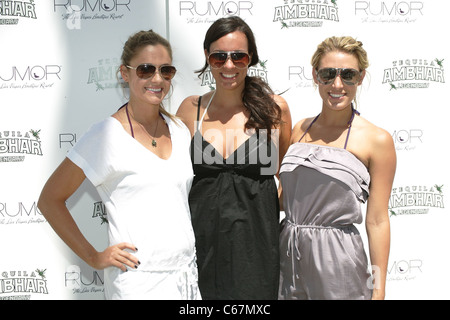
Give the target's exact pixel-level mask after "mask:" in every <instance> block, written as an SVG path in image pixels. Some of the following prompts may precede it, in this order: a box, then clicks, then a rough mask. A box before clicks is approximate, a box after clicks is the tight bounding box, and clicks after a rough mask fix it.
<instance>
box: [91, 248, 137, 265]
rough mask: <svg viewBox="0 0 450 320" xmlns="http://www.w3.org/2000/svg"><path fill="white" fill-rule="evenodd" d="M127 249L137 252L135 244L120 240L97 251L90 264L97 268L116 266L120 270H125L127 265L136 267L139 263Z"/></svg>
mask: <svg viewBox="0 0 450 320" xmlns="http://www.w3.org/2000/svg"><path fill="white" fill-rule="evenodd" d="M127 249H128V250H130V251H132V252H137V248H136V247H135V246H133V245H132V244H129V243H126V242H122V243H119V244H116V245H113V246H110V247H108V248H106V249H105V251H103V252H98V253H97V254H96V255H95V257H94V258H93V261H92V263H91V266H92V267H93V268H95V269H99V270H102V269H105V268H107V267H117V268H119V269H120V270H122V271H127V266H128V267H130V268H132V269H137V267H138V266H139V265H140V264H141V263H140V261H139V260H138V259H137V258H136V257H135V256H134V255H133V254H131V253H130V252H128V251H127Z"/></svg>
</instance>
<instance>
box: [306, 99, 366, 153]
mask: <svg viewBox="0 0 450 320" xmlns="http://www.w3.org/2000/svg"><path fill="white" fill-rule="evenodd" d="M355 114H357V115H359V114H360V113H359V111H357V110H355V108H353V105H352V116H351V118H350V120H349V121H348V122H347V124H348V131H347V137H346V138H345V144H344V149H347V143H348V138H349V137H350V130H351V128H352V124H353V119H354V118H355ZM319 116H320V113H319V114H318V115H317V116H316V117H315V118H314V120H313V121H311V123H310V124H309V126H308V128H307V129H306V130H305V132H304V133H303V135H302V136H301V137H300V139H298V142H300V141H301V140H302V139H303V137H304V136H305V135H306V133H307V132H308V131H309V129H310V128H311V126H312V125H313V123H314V122H316V120H317V119H318V118H319Z"/></svg>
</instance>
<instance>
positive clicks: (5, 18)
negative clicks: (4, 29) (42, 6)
mask: <svg viewBox="0 0 450 320" xmlns="http://www.w3.org/2000/svg"><path fill="white" fill-rule="evenodd" d="M34 6H35V4H34V0H30V1H29V2H26V1H8V0H0V25H16V24H18V23H19V18H30V19H37V17H36V10H35V7H34Z"/></svg>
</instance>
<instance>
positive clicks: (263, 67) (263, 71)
mask: <svg viewBox="0 0 450 320" xmlns="http://www.w3.org/2000/svg"><path fill="white" fill-rule="evenodd" d="M267 72H268V71H267V60H259V62H258V63H257V64H256V65H254V66H252V67H250V68H248V71H247V75H248V76H250V77H260V78H261V79H263V80H264V81H265V82H268V78H267ZM200 79H201V86H203V87H204V86H209V88H210V89H211V90H214V89H215V84H216V80H215V79H214V77H213V75H212V73H211V71H210V70H209V69H208V70H206V71H205V72H204V73H203V74H202V76H201V78H200Z"/></svg>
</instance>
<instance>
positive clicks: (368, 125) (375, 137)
mask: <svg viewBox="0 0 450 320" xmlns="http://www.w3.org/2000/svg"><path fill="white" fill-rule="evenodd" d="M355 120H356V121H354V124H353V126H355V127H356V128H358V129H359V131H360V133H361V135H362V136H364V137H365V138H366V139H368V140H369V141H371V142H372V144H374V145H378V146H382V145H385V144H388V145H391V144H393V138H392V135H391V134H390V133H389V132H388V131H387V130H386V129H384V128H382V127H379V126H378V125H376V124H374V123H372V122H370V121H369V120H367V119H365V118H364V117H361V116H359V117H357V118H355Z"/></svg>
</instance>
